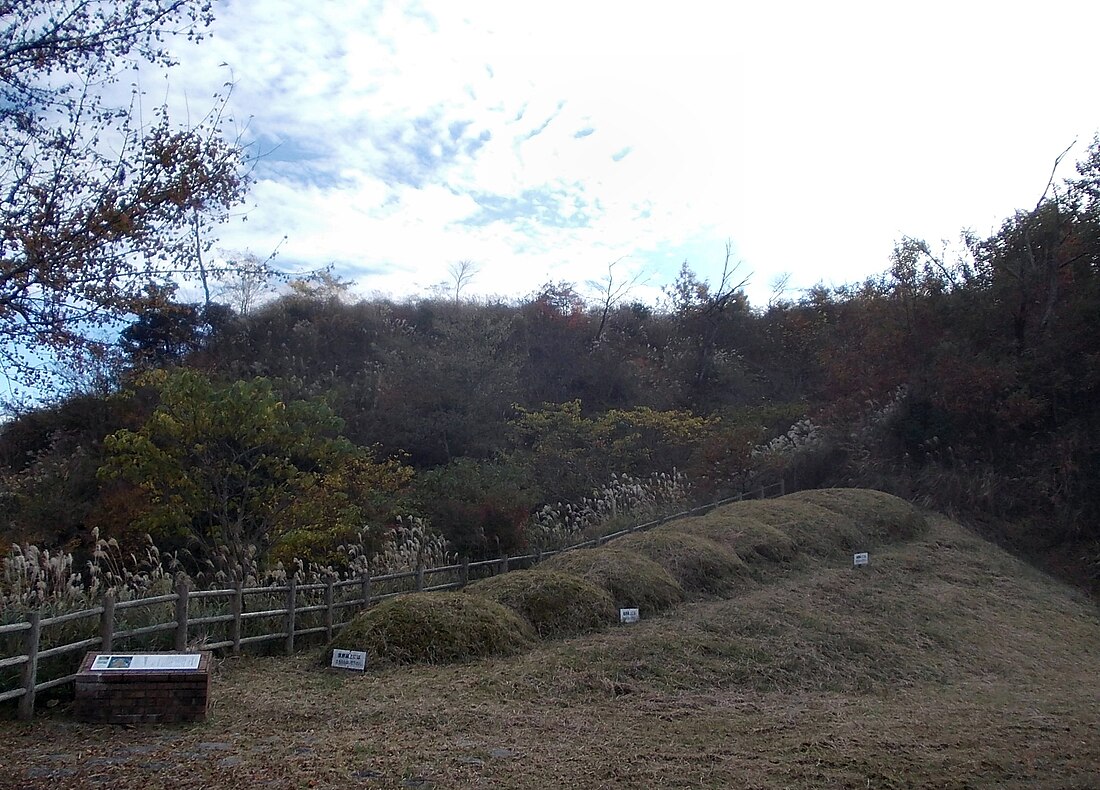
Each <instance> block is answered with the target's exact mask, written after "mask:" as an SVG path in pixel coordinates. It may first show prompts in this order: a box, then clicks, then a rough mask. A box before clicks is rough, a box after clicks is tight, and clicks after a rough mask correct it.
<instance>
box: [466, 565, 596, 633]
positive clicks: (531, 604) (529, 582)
mask: <svg viewBox="0 0 1100 790" xmlns="http://www.w3.org/2000/svg"><path fill="white" fill-rule="evenodd" d="M467 589H468V590H469V591H470V592H472V593H475V594H477V595H480V596H482V597H484V598H491V599H492V600H494V601H496V602H497V603H501V604H504V605H505V606H507V607H508V608H509V609H513V610H515V611H516V612H517V613H518V614H519V615H520V616H522V617H523V618H524V619H526V620H527V622H529V623H530V624H531V625H533V626H534V627H535V630H536V631H538V633H539V635H540V636H543V637H559V636H573V635H576V634H583V633H588V632H590V631H598V630H600V629H601V628H603V627H605V626H607V625H608V624H610V623H613V622H615V620H617V619H618V612H616V611H615V603H614V601H612V600H611V596H610V595H608V593H607V592H606V591H605V590H603V589H602V588H600V587H597V586H596V585H595V584H592V583H591V582H589V581H585V580H584V579H582V578H579V577H577V576H573V575H570V574H567V573H558V572H555V571H549V570H542V569H535V570H528V571H513V572H511V573H505V574H502V575H500V576H493V577H490V578H488V579H482V580H481V581H478V582H475V583H474V584H471V585H470V586H469V587H468V588H467Z"/></svg>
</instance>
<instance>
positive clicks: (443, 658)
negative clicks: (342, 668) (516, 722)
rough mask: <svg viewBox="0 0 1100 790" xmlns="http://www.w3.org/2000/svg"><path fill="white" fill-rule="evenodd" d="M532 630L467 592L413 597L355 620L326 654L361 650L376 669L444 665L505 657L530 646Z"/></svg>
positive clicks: (392, 601)
mask: <svg viewBox="0 0 1100 790" xmlns="http://www.w3.org/2000/svg"><path fill="white" fill-rule="evenodd" d="M534 640H535V634H534V631H533V630H532V628H531V626H530V625H528V624H527V623H526V622H524V621H523V620H522V619H520V617H519V616H518V615H517V614H516V613H515V612H513V611H512V610H511V609H508V608H507V607H505V606H502V605H501V604H499V603H497V602H496V601H492V600H489V599H488V598H483V597H481V596H478V595H470V594H467V593H438V592H437V593H414V594H410V595H402V596H399V597H397V598H391V599H390V600H388V601H385V602H384V603H381V604H379V605H378V606H375V607H373V608H371V609H368V610H366V611H365V612H363V613H361V614H359V615H357V616H356V617H355V618H354V619H352V621H351V622H350V623H348V624H347V625H346V626H345V627H344V628H343V629H342V630H341V631H340V633H339V634H338V635H337V637H336V638H335V639H333V640H332V643H331V644H330V645H329V647H328V650H327V651H326V657H327V658H326V663H327V662H328V661H329V660H331V657H332V650H333V649H334V648H339V649H343V650H365V651H366V652H367V654H368V655H369V656H370V660H371V661H372V662H378V663H381V664H414V663H429V664H447V663H456V662H462V661H472V660H474V659H478V658H485V657H488V656H508V655H513V654H515V653H519V652H520V651H522V650H525V649H527V648H528V647H530V646H531V645H532V643H533V642H534Z"/></svg>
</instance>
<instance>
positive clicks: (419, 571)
mask: <svg viewBox="0 0 1100 790" xmlns="http://www.w3.org/2000/svg"><path fill="white" fill-rule="evenodd" d="M423 590H424V566H423V565H417V566H416V591H417V592H422V591H423Z"/></svg>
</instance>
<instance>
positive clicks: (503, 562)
mask: <svg viewBox="0 0 1100 790" xmlns="http://www.w3.org/2000/svg"><path fill="white" fill-rule="evenodd" d="M500 572H501V573H507V572H508V555H507V554H505V555H504V556H503V557H501V558H500Z"/></svg>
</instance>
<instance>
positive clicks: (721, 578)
mask: <svg viewBox="0 0 1100 790" xmlns="http://www.w3.org/2000/svg"><path fill="white" fill-rule="evenodd" d="M614 546H615V547H616V548H621V549H630V550H631V551H636V552H638V553H639V554H641V555H642V556H644V557H648V558H649V559H651V560H653V561H654V562H656V563H657V564H658V565H660V566H661V567H662V568H664V569H665V570H666V571H668V573H669V575H670V576H671V577H672V578H673V579H675V580H676V581H677V583H678V584H679V585H680V586H681V587H682V588H683V590H684V592H686V593H709V594H712V595H723V594H728V593H732V592H734V591H736V590H743V589H747V588H748V587H749V586H751V584H752V581H751V575H750V573H749V569H748V568H747V567H746V566H745V563H744V561H743V560H742V559H741V558H740V557H739V556H738V555H737V554H736V553H735V552H734V551H732V550H730V549H728V548H725V547H723V546H720V545H718V544H717V543H715V542H714V541H713V540H709V539H707V538H704V537H702V536H700V535H692V534H691V533H688V532H681V531H680V530H678V529H675V528H674V527H671V526H664V527H658V528H657V529H654V530H652V531H650V532H639V533H637V534H635V535H628V536H626V537H625V538H622V539H621V540H617V541H615V543H614Z"/></svg>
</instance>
